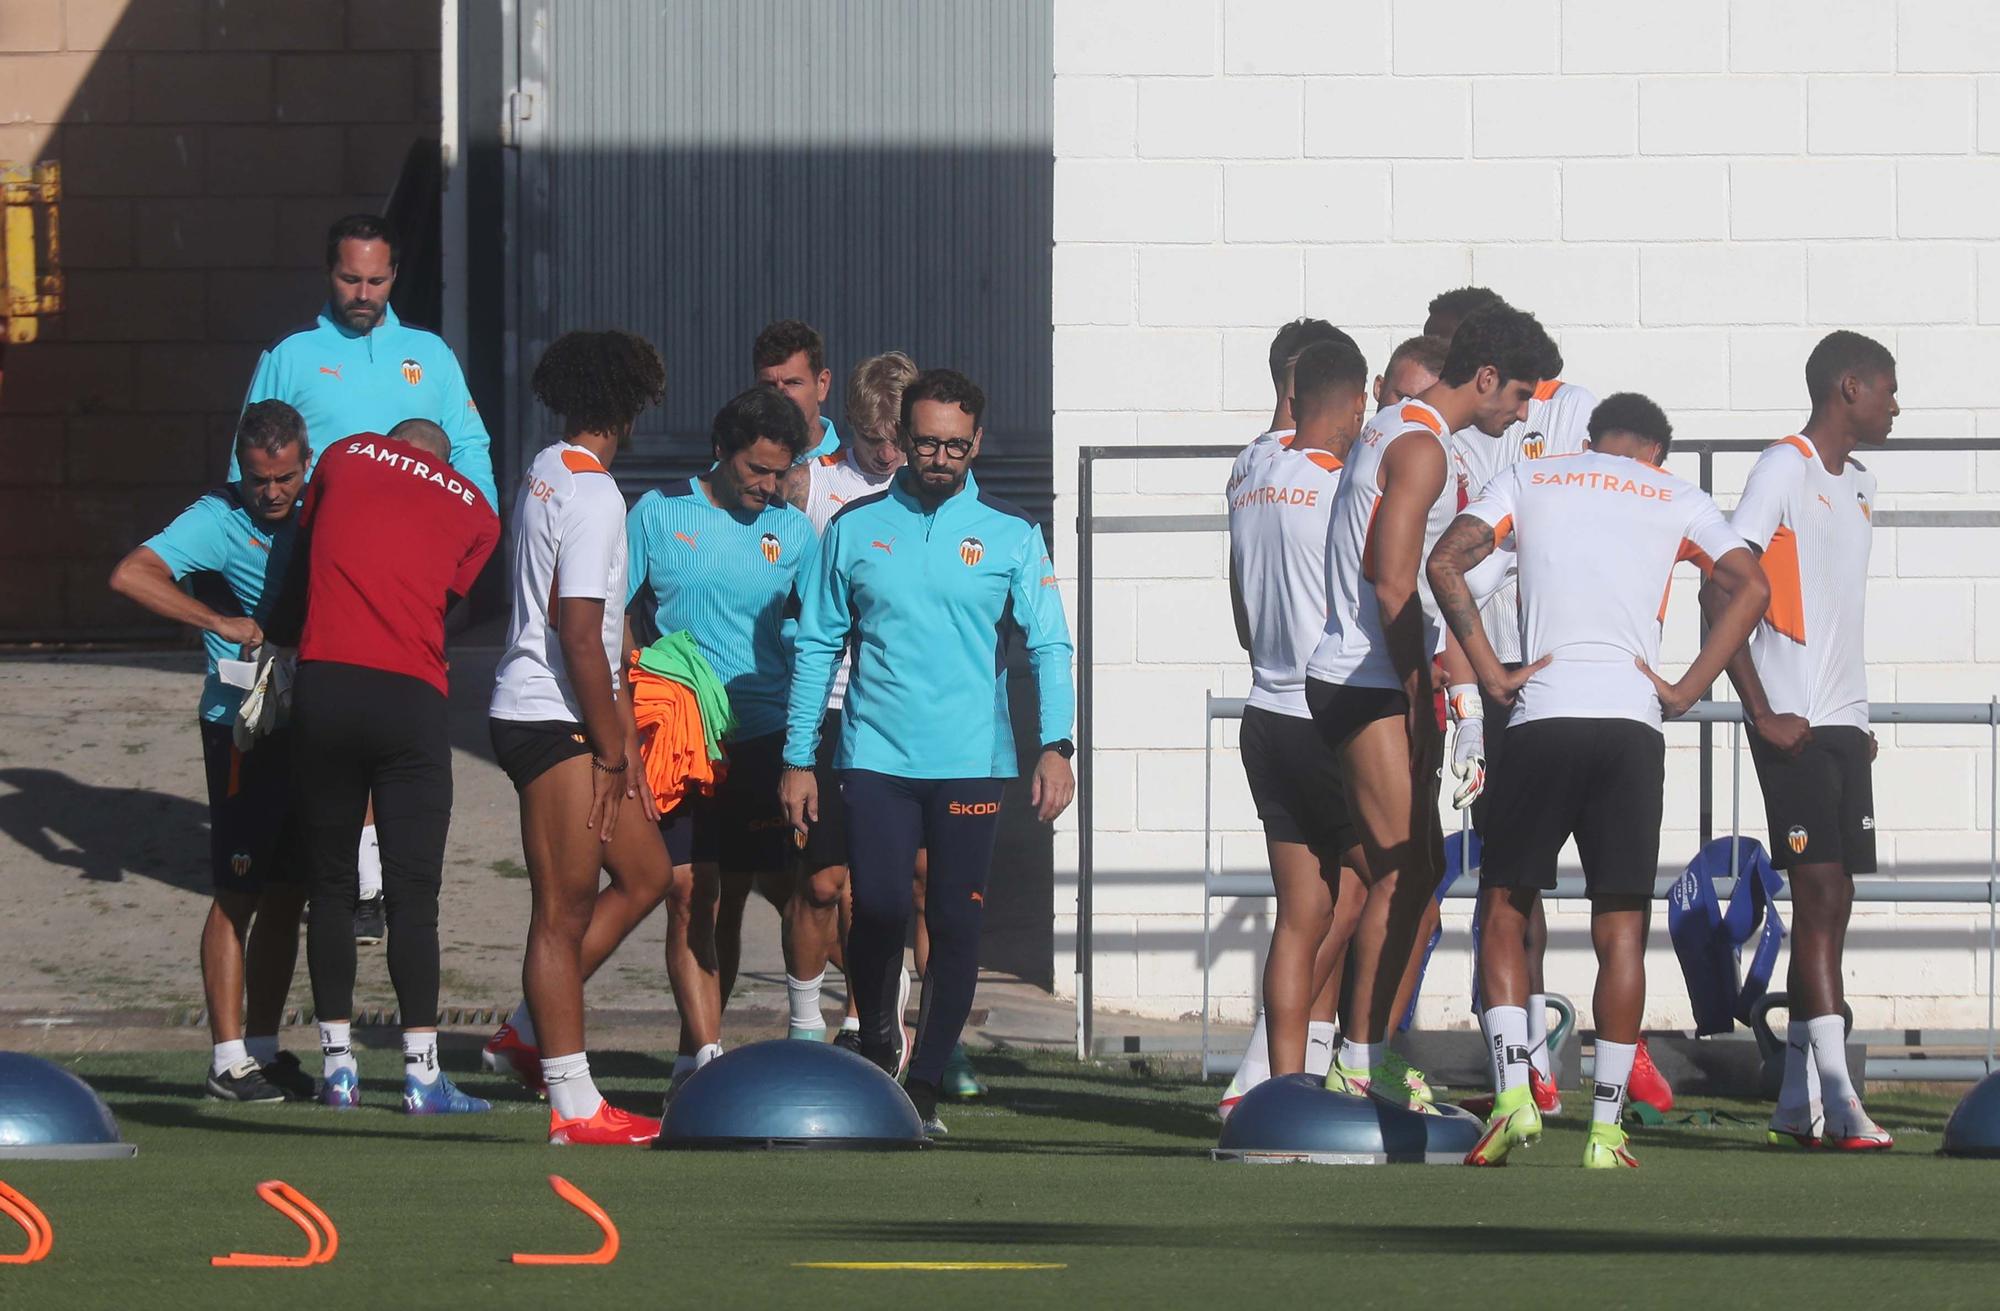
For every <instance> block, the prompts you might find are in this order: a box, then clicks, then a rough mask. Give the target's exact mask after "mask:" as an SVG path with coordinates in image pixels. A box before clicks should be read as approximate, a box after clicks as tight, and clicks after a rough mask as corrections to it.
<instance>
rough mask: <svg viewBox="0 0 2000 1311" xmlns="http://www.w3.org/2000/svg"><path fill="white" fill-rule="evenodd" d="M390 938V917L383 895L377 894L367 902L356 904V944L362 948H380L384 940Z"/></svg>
mask: <svg viewBox="0 0 2000 1311" xmlns="http://www.w3.org/2000/svg"><path fill="white" fill-rule="evenodd" d="M388 936H389V916H388V914H387V912H386V911H385V910H384V907H383V901H382V894H381V893H379V892H378V893H376V894H375V895H374V896H372V897H370V898H368V899H367V900H366V901H357V902H355V903H354V942H355V945H356V946H361V947H379V946H381V945H382V939H384V938H386V937H388Z"/></svg>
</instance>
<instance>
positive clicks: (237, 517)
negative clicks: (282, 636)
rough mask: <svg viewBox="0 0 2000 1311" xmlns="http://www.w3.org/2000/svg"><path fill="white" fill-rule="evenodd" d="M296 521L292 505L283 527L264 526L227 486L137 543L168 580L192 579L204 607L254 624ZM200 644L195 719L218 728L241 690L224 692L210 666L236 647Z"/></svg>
mask: <svg viewBox="0 0 2000 1311" xmlns="http://www.w3.org/2000/svg"><path fill="white" fill-rule="evenodd" d="M297 521H298V512H297V509H296V507H294V510H293V512H292V513H291V514H289V515H287V516H286V517H285V519H284V521H283V522H281V523H278V524H267V523H265V522H264V521H263V520H261V519H259V518H258V517H257V516H256V515H254V514H252V513H250V510H249V508H248V507H247V506H245V505H244V504H243V501H242V498H241V497H239V496H238V495H237V492H236V487H235V485H234V484H232V485H230V486H228V487H224V488H221V489H219V490H217V491H213V492H209V493H208V494H207V495H205V496H203V497H202V498H201V499H200V500H198V501H196V502H195V503H194V504H193V505H190V506H189V507H188V508H187V509H185V510H183V511H181V513H180V515H179V517H178V518H176V519H175V520H174V521H173V522H172V523H170V524H168V525H167V526H166V527H165V528H163V529H161V530H160V531H159V532H157V533H155V534H154V535H153V536H151V537H149V538H147V539H146V541H145V543H144V545H145V547H146V549H147V550H149V551H151V552H152V553H153V554H154V555H157V556H159V557H160V559H161V560H162V561H163V562H164V563H165V564H166V566H167V568H168V570H169V571H171V572H172V574H173V576H174V581H175V582H179V581H180V580H181V579H183V578H186V577H188V576H189V575H194V576H195V582H194V594H195V596H196V598H197V599H199V600H200V601H201V602H202V603H203V604H204V605H206V606H208V608H209V609H211V610H214V611H215V612H217V613H218V614H225V615H229V614H240V615H247V616H248V617H250V618H252V619H254V620H256V621H257V622H258V624H259V625H262V624H264V623H265V622H267V621H268V620H269V618H270V614H271V607H272V605H273V603H275V602H276V600H277V598H278V585H279V583H281V582H282V581H283V580H284V577H285V568H286V565H287V563H288V562H289V561H290V559H291V555H292V536H293V534H292V528H293V525H294V524H295V523H297ZM202 646H203V647H204V648H205V649H206V650H207V653H208V676H207V677H206V678H204V679H203V680H202V684H201V706H200V710H199V712H198V713H199V714H200V716H201V718H203V719H204V720H207V721H209V722H211V723H225V722H227V721H228V720H230V719H232V718H234V717H235V715H236V707H237V705H238V704H239V703H240V702H241V701H242V700H243V691H242V689H241V688H234V687H227V686H225V685H224V684H223V682H222V680H221V679H220V678H218V677H217V676H216V672H215V663H216V661H218V660H234V659H236V658H237V654H238V648H237V646H236V644H235V643H233V642H228V641H225V640H223V639H222V638H220V637H217V636H216V635H215V634H214V633H203V634H202Z"/></svg>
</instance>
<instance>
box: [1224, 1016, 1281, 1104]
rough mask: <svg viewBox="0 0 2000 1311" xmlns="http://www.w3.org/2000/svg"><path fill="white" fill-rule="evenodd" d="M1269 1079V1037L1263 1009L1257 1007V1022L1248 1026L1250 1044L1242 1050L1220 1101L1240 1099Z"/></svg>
mask: <svg viewBox="0 0 2000 1311" xmlns="http://www.w3.org/2000/svg"><path fill="white" fill-rule="evenodd" d="M1270 1077H1271V1035H1270V1031H1269V1030H1268V1029H1267V1028H1266V1026H1265V1023H1264V1011H1263V1008H1262V1007H1259V1008H1258V1010H1257V1022H1256V1023H1255V1024H1253V1025H1251V1026H1250V1042H1249V1044H1248V1045H1247V1046H1246V1047H1244V1049H1243V1059H1242V1060H1241V1061H1239V1062H1237V1065H1236V1073H1235V1074H1234V1075H1232V1076H1230V1079H1229V1086H1228V1087H1227V1088H1225V1089H1223V1090H1222V1099H1223V1100H1224V1101H1228V1100H1229V1099H1230V1098H1231V1097H1241V1096H1242V1095H1243V1094H1244V1093H1247V1092H1249V1091H1250V1090H1251V1089H1252V1088H1255V1087H1256V1086H1257V1085H1258V1084H1260V1083H1262V1082H1264V1080H1266V1079H1268V1078H1270Z"/></svg>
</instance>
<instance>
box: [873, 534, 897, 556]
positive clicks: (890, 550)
mask: <svg viewBox="0 0 2000 1311" xmlns="http://www.w3.org/2000/svg"><path fill="white" fill-rule="evenodd" d="M868 544H869V545H870V546H872V547H874V548H875V549H876V550H878V551H880V552H882V554H884V555H894V554H895V553H896V539H895V538H893V537H891V538H890V539H889V540H888V541H886V542H870V543H868Z"/></svg>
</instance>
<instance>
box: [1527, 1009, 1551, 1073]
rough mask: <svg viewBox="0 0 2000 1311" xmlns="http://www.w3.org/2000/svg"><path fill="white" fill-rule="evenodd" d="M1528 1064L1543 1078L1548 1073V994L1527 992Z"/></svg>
mask: <svg viewBox="0 0 2000 1311" xmlns="http://www.w3.org/2000/svg"><path fill="white" fill-rule="evenodd" d="M1528 1064H1530V1065H1532V1066H1534V1067H1535V1073H1536V1074H1539V1075H1541V1076H1542V1077H1543V1078H1544V1079H1547V1078H1549V1077H1550V1075H1549V995H1548V994H1547V993H1545V992H1531V993H1529V994H1528Z"/></svg>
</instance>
